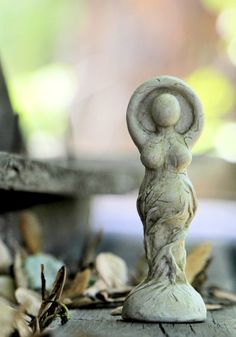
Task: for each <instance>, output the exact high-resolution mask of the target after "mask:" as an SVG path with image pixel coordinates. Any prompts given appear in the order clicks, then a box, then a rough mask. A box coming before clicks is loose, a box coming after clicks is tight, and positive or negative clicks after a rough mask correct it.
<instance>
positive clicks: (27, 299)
mask: <svg viewBox="0 0 236 337" xmlns="http://www.w3.org/2000/svg"><path fill="white" fill-rule="evenodd" d="M15 296H16V300H17V302H18V303H19V304H21V306H22V307H23V308H24V311H25V312H27V313H28V314H29V315H32V316H37V315H38V312H39V309H40V306H41V298H40V296H39V294H38V293H36V292H35V291H33V290H30V289H24V288H18V289H17V290H16V292H15Z"/></svg>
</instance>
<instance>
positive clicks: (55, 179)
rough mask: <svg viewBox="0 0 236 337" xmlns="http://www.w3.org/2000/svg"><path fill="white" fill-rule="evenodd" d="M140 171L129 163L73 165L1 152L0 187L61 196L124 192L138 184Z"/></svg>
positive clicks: (88, 162) (92, 162) (85, 163)
mask: <svg viewBox="0 0 236 337" xmlns="http://www.w3.org/2000/svg"><path fill="white" fill-rule="evenodd" d="M139 177H140V171H135V170H134V167H133V164H132V163H131V164H129V163H128V162H124V161H121V162H113V163H112V164H110V165H109V164H107V163H106V162H104V163H103V162H102V161H100V162H99V161H97V162H95V161H91V162H90V161H83V162H82V161H81V162H80V161H78V162H77V164H76V166H72V168H71V167H70V168H68V167H65V166H63V165H61V164H57V163H50V162H43V161H36V160H31V159H28V158H25V157H22V156H18V155H12V154H8V153H4V152H1V153H0V188H1V189H3V190H14V191H25V192H38V193H46V194H54V195H61V196H82V197H85V196H88V195H91V194H104V193H113V194H117V193H118V194H119V193H125V192H128V191H130V190H132V189H134V188H136V187H137V179H138V178H139Z"/></svg>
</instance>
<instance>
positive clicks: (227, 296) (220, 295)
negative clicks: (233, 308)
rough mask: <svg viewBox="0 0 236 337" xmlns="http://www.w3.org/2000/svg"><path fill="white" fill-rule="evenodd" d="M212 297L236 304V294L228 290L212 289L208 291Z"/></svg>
mask: <svg viewBox="0 0 236 337" xmlns="http://www.w3.org/2000/svg"><path fill="white" fill-rule="evenodd" d="M208 291H209V293H210V294H211V296H213V297H215V298H217V299H220V300H227V301H229V302H232V303H236V293H233V292H231V291H228V290H224V289H220V288H218V287H211V288H209V289H208Z"/></svg>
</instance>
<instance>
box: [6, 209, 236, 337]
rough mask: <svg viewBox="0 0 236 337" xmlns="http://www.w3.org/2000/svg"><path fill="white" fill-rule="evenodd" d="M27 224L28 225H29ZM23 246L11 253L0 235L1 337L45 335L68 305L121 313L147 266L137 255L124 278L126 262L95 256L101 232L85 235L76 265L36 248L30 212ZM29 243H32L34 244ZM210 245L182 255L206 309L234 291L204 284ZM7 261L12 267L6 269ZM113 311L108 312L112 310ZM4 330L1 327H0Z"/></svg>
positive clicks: (231, 300) (231, 298)
mask: <svg viewBox="0 0 236 337" xmlns="http://www.w3.org/2000/svg"><path fill="white" fill-rule="evenodd" d="M31 226H32V227H31ZM21 235H22V238H23V242H24V248H23V247H19V246H18V247H17V245H16V247H15V254H14V256H12V255H11V253H10V251H9V249H8V247H7V245H6V244H5V243H4V242H3V241H2V240H1V239H0V311H1V312H2V311H4V314H3V315H2V314H1V315H0V324H1V325H2V326H4V328H3V330H2V331H1V333H2V334H1V336H3V337H5V336H9V335H10V334H12V335H14V336H20V337H32V336H34V337H36V336H38V337H39V336H43V334H44V335H45V334H46V335H45V336H47V334H48V330H47V328H48V327H49V325H50V324H51V323H52V322H53V321H54V320H55V319H56V322H58V321H61V323H62V324H64V323H66V322H67V321H68V319H69V312H68V309H83V308H91V309H99V308H110V309H111V314H112V315H114V316H117V315H121V312H122V305H123V302H124V300H125V298H126V296H127V295H128V293H129V292H130V291H131V290H132V289H133V287H134V286H135V285H136V283H137V282H140V281H141V280H142V279H144V278H145V276H146V274H147V264H146V262H145V259H144V258H142V259H141V260H140V261H139V263H138V265H137V267H136V270H134V271H132V275H135V277H134V276H132V275H131V276H132V277H130V275H129V273H128V268H127V265H126V262H125V261H124V260H123V259H122V258H121V257H119V256H117V255H115V254H113V253H111V252H102V253H100V254H96V251H97V248H98V245H99V243H100V241H101V235H102V234H101V232H98V233H96V234H95V235H94V234H93V235H92V234H90V235H89V236H88V239H87V240H86V243H85V245H84V247H83V249H82V256H81V258H80V261H79V262H78V264H77V266H76V269H75V268H74V266H75V265H74V266H70V265H68V266H67V267H68V270H69V271H70V272H69V275H68V277H67V268H66V267H65V266H64V263H63V261H60V260H58V259H56V258H55V257H54V256H52V255H49V254H45V253H44V252H42V246H43V242H42V231H41V228H40V224H39V223H38V222H37V220H36V219H34V217H33V216H32V214H30V213H24V214H23V215H22V216H21ZM34 241H35V242H34ZM211 253H212V245H211V244H209V243H207V244H202V245H200V246H197V247H196V248H195V249H193V250H192V251H191V252H190V254H189V255H188V256H187V264H186V275H187V278H188V281H189V282H190V283H191V284H192V285H193V286H194V287H195V288H196V289H197V290H198V291H200V292H201V294H202V296H203V297H204V300H205V303H206V307H207V310H221V309H223V308H224V307H225V306H228V305H232V304H235V303H236V294H234V293H232V292H229V291H226V290H223V289H220V288H217V287H208V288H207V287H206V283H205V282H206V280H207V270H208V266H209V263H210V261H211ZM11 265H13V268H11ZM112 309H113V310H112ZM4 329H5V330H4Z"/></svg>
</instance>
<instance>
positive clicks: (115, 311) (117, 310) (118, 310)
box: [111, 305, 123, 316]
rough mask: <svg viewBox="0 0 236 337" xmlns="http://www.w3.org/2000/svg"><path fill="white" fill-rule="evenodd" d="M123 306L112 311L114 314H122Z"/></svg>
mask: <svg viewBox="0 0 236 337" xmlns="http://www.w3.org/2000/svg"><path fill="white" fill-rule="evenodd" d="M122 309H123V306H122V305H121V306H119V307H117V308H115V309H113V310H112V311H111V315H112V316H120V315H121V314H122Z"/></svg>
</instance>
